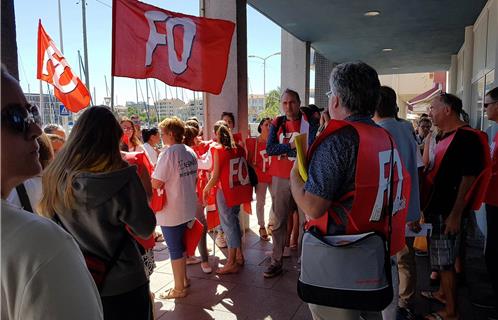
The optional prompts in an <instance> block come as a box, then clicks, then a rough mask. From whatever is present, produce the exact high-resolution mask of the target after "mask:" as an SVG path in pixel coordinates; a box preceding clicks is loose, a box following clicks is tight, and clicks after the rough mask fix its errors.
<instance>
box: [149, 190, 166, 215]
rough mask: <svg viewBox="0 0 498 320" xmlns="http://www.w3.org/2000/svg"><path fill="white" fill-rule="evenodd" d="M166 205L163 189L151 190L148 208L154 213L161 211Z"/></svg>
mask: <svg viewBox="0 0 498 320" xmlns="http://www.w3.org/2000/svg"><path fill="white" fill-rule="evenodd" d="M165 205H166V191H164V189H152V198H151V199H150V208H151V209H152V211H154V212H156V213H157V212H158V211H161V210H162V209H163V208H164V206H165Z"/></svg>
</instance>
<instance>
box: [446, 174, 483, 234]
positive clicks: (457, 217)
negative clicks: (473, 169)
mask: <svg viewBox="0 0 498 320" xmlns="http://www.w3.org/2000/svg"><path fill="white" fill-rule="evenodd" d="M475 180H476V177H475V176H464V177H463V178H462V181H461V182H460V186H459V187H458V194H457V198H456V200H455V203H454V204H453V208H452V209H451V212H450V214H449V216H448V218H446V221H445V223H446V228H445V229H444V234H446V235H447V234H457V233H459V232H460V225H461V223H462V215H463V212H464V210H465V209H466V207H467V203H466V202H465V196H466V195H467V192H468V191H469V190H470V188H471V187H472V184H473V183H474V181H475Z"/></svg>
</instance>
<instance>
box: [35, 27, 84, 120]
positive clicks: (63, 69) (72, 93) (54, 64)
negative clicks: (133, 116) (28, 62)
mask: <svg viewBox="0 0 498 320" xmlns="http://www.w3.org/2000/svg"><path fill="white" fill-rule="evenodd" d="M36 77H37V78H38V79H40V80H43V81H45V82H48V83H50V84H52V85H54V92H55V96H56V97H57V99H59V101H60V102H62V104H63V105H65V106H66V108H67V109H68V110H70V111H72V112H78V111H80V110H81V109H83V108H85V107H87V106H88V105H89V104H90V93H89V92H88V90H87V88H86V87H85V85H84V84H83V83H82V82H81V80H80V79H79V78H78V77H77V76H76V75H75V74H74V73H73V72H72V71H71V68H70V67H69V65H68V64H67V62H66V59H65V58H64V56H63V55H62V53H61V52H60V51H59V49H57V47H56V46H55V44H54V42H53V41H52V39H51V38H50V36H49V35H48V34H47V33H46V32H45V29H43V26H42V24H41V20H40V21H38V68H37V73H36Z"/></svg>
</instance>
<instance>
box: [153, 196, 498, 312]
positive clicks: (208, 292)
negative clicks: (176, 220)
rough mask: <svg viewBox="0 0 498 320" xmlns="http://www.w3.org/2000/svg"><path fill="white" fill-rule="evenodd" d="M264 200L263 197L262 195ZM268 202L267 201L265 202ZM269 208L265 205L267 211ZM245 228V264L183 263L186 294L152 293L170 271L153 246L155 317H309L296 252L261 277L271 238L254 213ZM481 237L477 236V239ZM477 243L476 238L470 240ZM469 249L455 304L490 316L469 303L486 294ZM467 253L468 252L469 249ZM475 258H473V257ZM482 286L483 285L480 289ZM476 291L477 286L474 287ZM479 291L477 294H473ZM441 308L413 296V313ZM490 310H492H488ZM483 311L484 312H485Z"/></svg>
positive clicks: (421, 263) (218, 258)
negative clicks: (206, 267) (229, 268)
mask: <svg viewBox="0 0 498 320" xmlns="http://www.w3.org/2000/svg"><path fill="white" fill-rule="evenodd" d="M268 200H269V199H268ZM267 203H268V202H267ZM268 210H269V208H267V212H268ZM249 225H250V229H249V230H247V231H246V233H245V235H244V237H243V248H244V254H245V258H246V264H245V266H244V267H243V268H242V270H241V271H240V272H239V273H238V274H236V275H223V276H218V275H216V273H215V272H213V273H212V274H209V275H206V274H204V273H203V272H202V271H201V269H200V265H192V266H187V273H188V276H189V277H190V279H191V287H190V288H189V295H188V296H187V297H186V298H183V299H178V300H176V301H174V300H161V299H157V297H158V295H159V293H160V292H162V291H164V290H166V289H168V288H170V287H171V286H172V284H173V275H172V272H171V265H170V260H169V256H168V250H167V249H166V247H165V245H164V243H162V244H158V245H157V246H156V248H155V251H156V252H155V256H156V264H157V267H156V270H155V271H154V273H153V275H152V276H151V282H150V285H151V290H152V291H153V292H154V293H155V294H156V300H155V303H154V309H155V318H156V319H161V320H171V319H195V320H197V319H199V320H201V319H251V320H252V319H296V320H297V319H299V320H307V319H311V315H310V312H309V310H308V307H307V305H306V304H305V303H303V302H302V301H301V300H300V299H299V297H298V296H297V294H296V281H297V278H298V264H297V253H296V252H295V251H294V252H292V256H291V257H289V258H286V259H285V262H284V269H285V271H284V273H283V274H282V275H280V276H278V277H276V278H273V279H265V278H263V275H262V273H263V270H264V268H265V267H266V266H267V265H268V264H269V258H267V257H265V254H264V253H265V251H268V250H270V249H271V246H272V245H271V242H264V241H260V239H259V236H258V235H257V232H258V225H257V221H256V217H255V215H252V216H251V217H250V223H249ZM481 240H482V239H481ZM476 243H477V245H478V246H479V239H477V240H475V241H474V243H473V245H474V246H475V245H476ZM213 245H214V243H213V241H212V239H211V237H208V248H209V249H211V250H213ZM472 250H473V252H474V255H473V257H471V258H470V259H471V260H472V261H471V262H470V263H471V264H470V265H469V267H468V269H467V273H466V274H467V283H468V285H466V286H464V287H462V288H461V289H460V290H459V309H460V313H461V315H462V319H465V320H467V319H469V320H473V319H475V320H481V319H484V320H485V319H496V318H491V317H490V316H491V315H492V314H493V311H492V310H489V309H482V308H476V307H474V306H473V305H472V304H471V302H470V299H469V296H470V294H471V293H473V294H472V300H473V301H476V300H482V299H488V300H489V295H487V293H486V292H489V284H488V283H486V282H487V279H486V275H485V272H483V268H482V261H480V262H479V261H478V262H476V254H475V252H477V253H478V254H477V256H479V249H475V248H474V249H469V253H470V251H472ZM225 253H226V252H224V250H220V249H219V248H216V250H215V251H211V252H210V255H211V256H210V258H209V259H210V263H211V265H213V266H216V265H218V263H219V262H224V259H225ZM469 255H470V256H472V255H471V254H469ZM477 260H479V259H477ZM417 270H418V272H417V273H418V281H417V287H418V289H419V290H426V289H428V288H429V287H428V283H429V281H428V274H429V266H428V259H427V257H417ZM486 290H487V291H486ZM476 291H479V292H480V293H481V294H479V292H477V293H476ZM479 296H480V297H479ZM439 308H441V306H440V305H438V304H437V303H431V302H428V301H426V300H424V299H422V298H420V296H418V297H417V299H416V311H417V313H418V314H422V315H423V314H427V313H429V312H433V311H436V310H438V309H439ZM494 315H495V316H496V313H494ZM488 317H489V318H488Z"/></svg>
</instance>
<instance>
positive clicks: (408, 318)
mask: <svg viewBox="0 0 498 320" xmlns="http://www.w3.org/2000/svg"><path fill="white" fill-rule="evenodd" d="M415 319H416V317H415V313H413V311H412V310H411V309H410V308H402V307H398V308H397V309H396V320H415Z"/></svg>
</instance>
